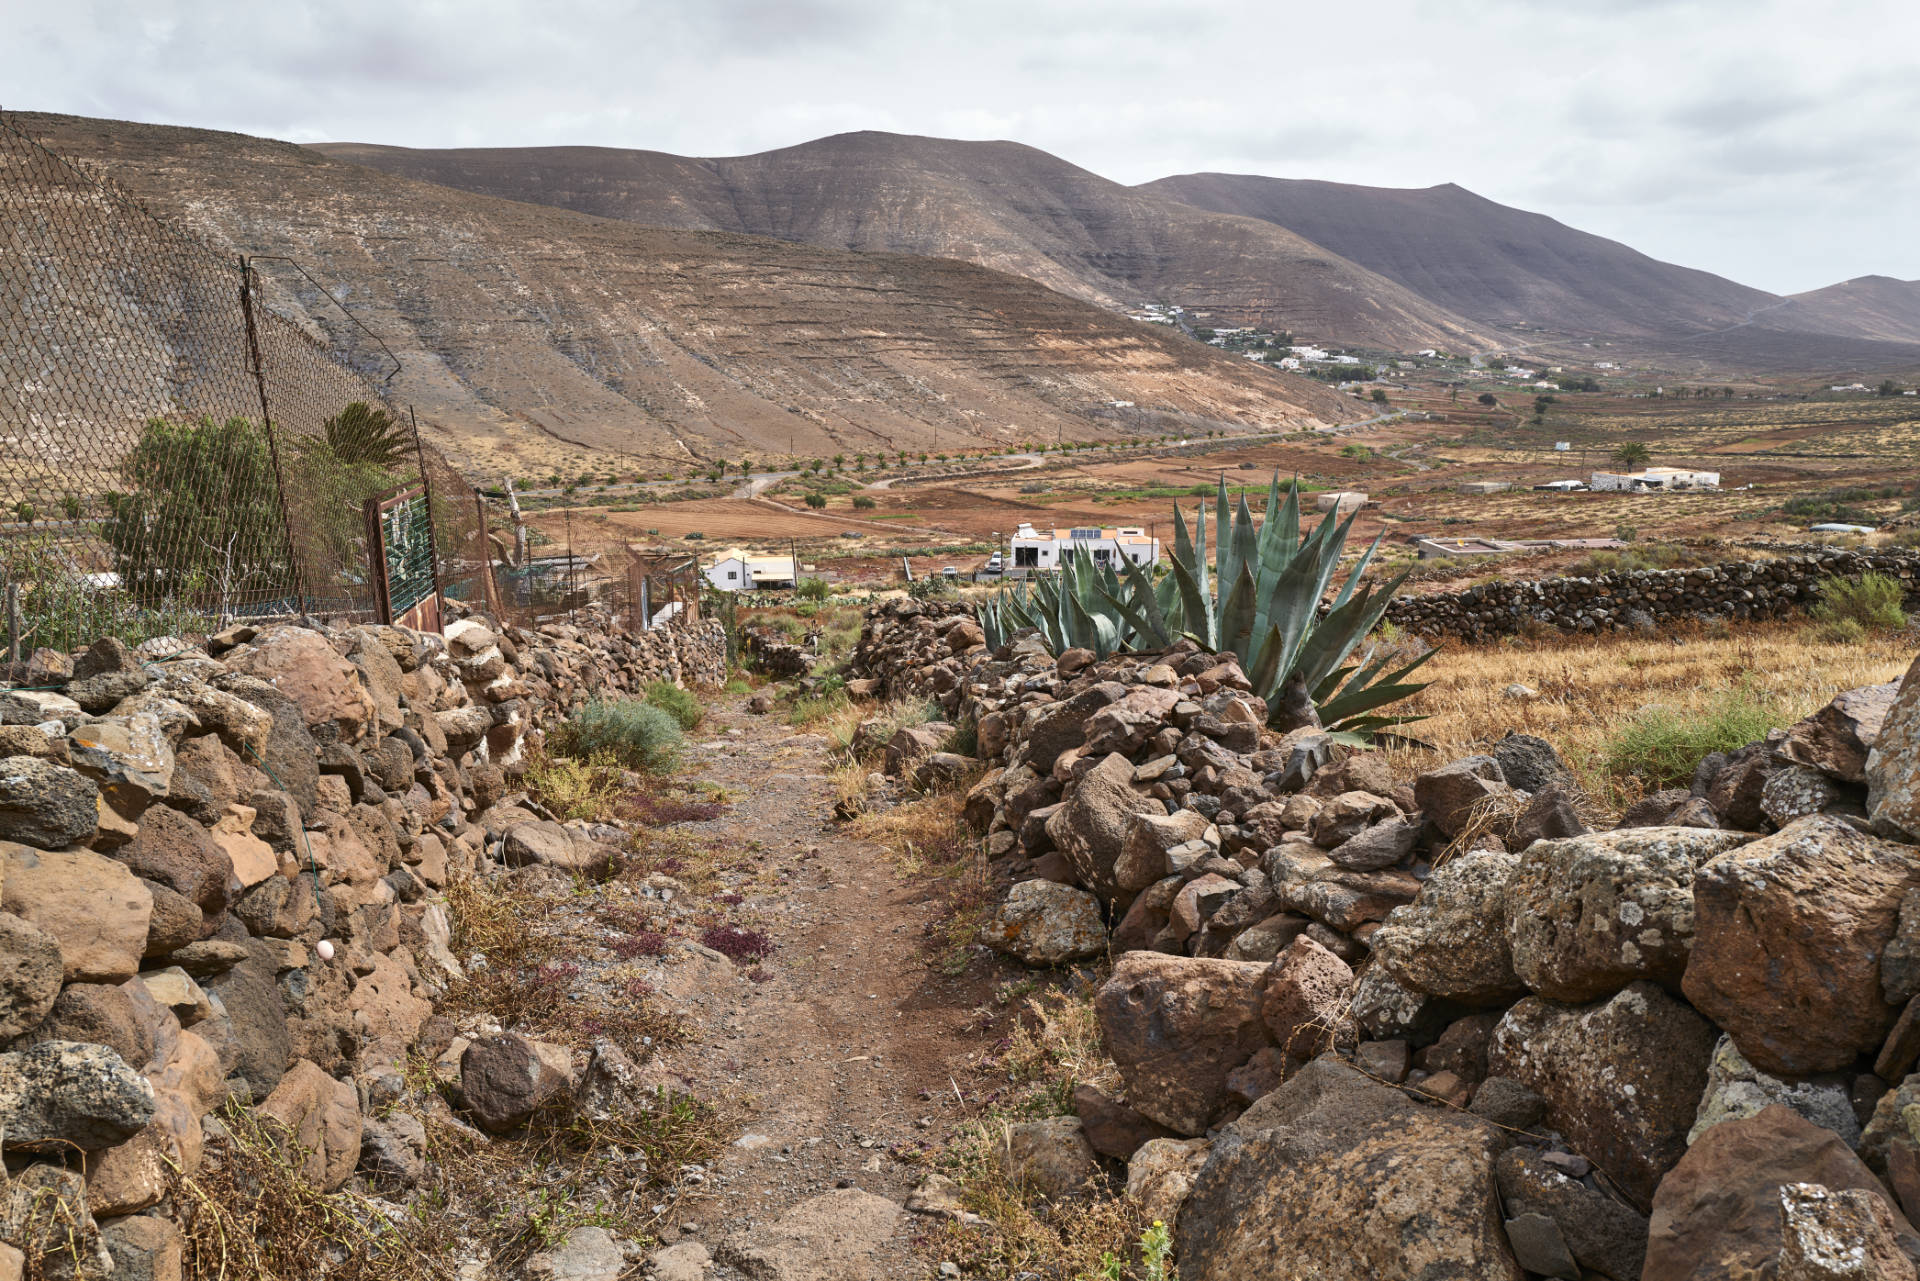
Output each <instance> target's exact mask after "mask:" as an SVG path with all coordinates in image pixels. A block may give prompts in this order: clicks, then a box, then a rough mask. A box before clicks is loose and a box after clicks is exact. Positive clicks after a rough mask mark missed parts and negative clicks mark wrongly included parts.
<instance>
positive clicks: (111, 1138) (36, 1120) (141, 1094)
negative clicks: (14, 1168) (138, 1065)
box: [0, 1041, 153, 1152]
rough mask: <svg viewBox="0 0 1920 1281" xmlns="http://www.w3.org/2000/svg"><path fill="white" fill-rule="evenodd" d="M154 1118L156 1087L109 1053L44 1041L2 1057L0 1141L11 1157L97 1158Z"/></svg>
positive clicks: (100, 1047)
mask: <svg viewBox="0 0 1920 1281" xmlns="http://www.w3.org/2000/svg"><path fill="white" fill-rule="evenodd" d="M152 1118H153V1086H152V1085H150V1084H148V1082H147V1080H146V1078H144V1077H142V1076H141V1075H140V1074H139V1073H138V1072H135V1071H134V1070H133V1069H132V1068H130V1067H128V1066H127V1064H126V1062H125V1061H124V1060H122V1059H121V1057H120V1056H119V1055H118V1054H116V1053H114V1051H112V1050H111V1049H108V1048H107V1047H106V1046H104V1045H85V1044H82V1043H80V1042H77V1041H43V1042H41V1043H40V1044H38V1045H33V1046H29V1047H28V1048H26V1049H24V1050H15V1051H12V1052H10V1053H7V1054H0V1140H3V1141H4V1142H5V1144H6V1148H7V1150H8V1151H10V1152H13V1151H25V1152H61V1151H70V1150H73V1149H79V1150H80V1151H83V1152H92V1151H95V1150H97V1149H99V1148H107V1147H112V1146H113V1145H114V1144H116V1143H124V1142H125V1141H126V1140H128V1139H129V1138H132V1137H133V1136H134V1135H135V1134H137V1133H139V1132H140V1130H142V1129H143V1128H145V1126H146V1124H147V1122H148V1121H150V1120H151V1119H152Z"/></svg>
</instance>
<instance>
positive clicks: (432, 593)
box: [366, 485, 440, 632]
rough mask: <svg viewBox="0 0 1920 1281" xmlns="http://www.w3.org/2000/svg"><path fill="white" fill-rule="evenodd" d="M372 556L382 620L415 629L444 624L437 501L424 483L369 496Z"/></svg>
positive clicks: (434, 629) (432, 629) (434, 628)
mask: <svg viewBox="0 0 1920 1281" xmlns="http://www.w3.org/2000/svg"><path fill="white" fill-rule="evenodd" d="M366 515H367V549H368V551H369V552H371V553H372V554H371V555H369V556H368V557H367V560H368V563H369V566H370V568H371V570H372V574H373V579H374V582H373V595H374V601H375V607H376V608H377V609H378V610H379V611H380V621H381V622H383V623H391V624H394V625H395V626H399V627H411V628H413V629H414V630H416V631H422V632H437V631H439V630H440V575H439V568H438V562H437V560H436V558H435V556H434V545H433V504H432V503H431V501H429V498H428V495H427V491H426V488H425V487H424V486H422V485H403V486H401V487H400V488H399V489H396V490H393V491H391V492H390V493H387V494H384V495H380V496H378V497H374V498H369V499H368V500H367V505H366Z"/></svg>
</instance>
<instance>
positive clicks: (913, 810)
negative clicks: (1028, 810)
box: [848, 792, 995, 975]
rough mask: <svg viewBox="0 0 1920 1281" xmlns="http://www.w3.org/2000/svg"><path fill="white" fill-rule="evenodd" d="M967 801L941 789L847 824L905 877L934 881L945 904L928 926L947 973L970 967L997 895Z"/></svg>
mask: <svg viewBox="0 0 1920 1281" xmlns="http://www.w3.org/2000/svg"><path fill="white" fill-rule="evenodd" d="M964 801H965V798H964V797H962V796H961V795H960V794H959V793H957V792H942V793H939V794H937V795H933V796H927V797H923V798H921V799H919V800H915V801H910V802H908V803H907V804H905V805H898V806H895V807H894V808H892V809H888V810H882V811H878V812H875V813H869V814H861V815H860V816H859V817H858V818H856V819H854V820H853V822H852V823H850V824H848V832H849V834H850V835H852V836H854V837H856V838H858V839H862V840H870V841H874V842H876V843H877V844H879V845H881V846H883V847H884V848H885V849H886V850H887V852H888V853H889V854H890V855H891V856H892V858H893V862H894V866H895V867H896V868H897V869H898V870H899V872H900V874H901V875H902V876H907V877H916V878H917V877H932V878H935V879H936V881H937V882H938V890H939V892H940V895H941V899H942V903H941V910H940V913H939V915H938V916H937V917H936V918H935V921H934V923H933V924H932V926H931V927H930V929H931V931H932V945H933V951H934V953H935V955H934V957H933V962H934V965H935V966H936V967H937V968H938V969H939V970H940V971H941V972H942V973H945V974H949V975H954V974H959V973H961V972H962V971H964V970H965V969H966V968H967V964H968V962H969V961H970V960H971V959H972V956H973V944H974V941H975V940H976V939H977V938H978V937H979V934H980V926H981V924H982V922H984V921H985V919H986V916H987V912H988V910H989V909H990V908H991V907H992V905H993V901H994V897H995V895H994V885H993V875H992V873H991V872H989V871H988V870H987V852H986V845H985V843H984V842H983V841H981V840H980V839H979V838H978V837H976V836H975V835H974V834H973V832H972V830H971V829H970V828H968V827H967V825H966V822H965V820H964V819H963V818H962V817H961V810H962V809H963V808H964Z"/></svg>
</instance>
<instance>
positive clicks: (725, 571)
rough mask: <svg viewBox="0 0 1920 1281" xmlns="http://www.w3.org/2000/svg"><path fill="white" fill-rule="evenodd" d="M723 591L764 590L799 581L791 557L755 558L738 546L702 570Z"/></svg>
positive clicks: (787, 585)
mask: <svg viewBox="0 0 1920 1281" xmlns="http://www.w3.org/2000/svg"><path fill="white" fill-rule="evenodd" d="M701 572H702V573H704V574H705V575H706V576H707V581H708V582H709V583H712V584H713V585H714V586H715V587H716V588H718V589H719V590H721V591H723V592H740V591H751V590H754V589H756V588H764V587H792V586H793V585H794V584H795V583H796V582H798V581H799V575H798V574H797V573H796V566H795V565H794V563H793V557H791V556H755V555H753V554H751V553H749V552H746V551H743V550H741V549H740V548H738V547H730V548H728V549H727V550H726V551H724V552H721V553H720V554H719V555H718V556H717V557H715V558H714V561H713V563H712V564H711V565H708V566H707V567H706V568H705V569H704V570H702V571H701Z"/></svg>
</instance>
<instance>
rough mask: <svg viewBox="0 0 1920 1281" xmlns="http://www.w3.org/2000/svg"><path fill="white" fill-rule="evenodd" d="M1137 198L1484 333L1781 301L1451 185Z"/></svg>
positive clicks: (1705, 318) (1677, 322) (1740, 312)
mask: <svg viewBox="0 0 1920 1281" xmlns="http://www.w3.org/2000/svg"><path fill="white" fill-rule="evenodd" d="M1143 190H1146V191H1153V192H1158V193H1159V194H1161V195H1164V196H1167V197H1169V198H1171V199H1174V200H1180V201H1184V202H1186V203H1187V204H1190V205H1193V206H1196V207H1198V208H1202V209H1212V210H1215V211H1218V212H1221V213H1233V214H1241V215H1244V216H1246V217H1250V218H1261V219H1264V220H1266V221H1267V222H1271V223H1273V224H1274V225H1276V226H1280V227H1286V228H1287V229H1289V230H1291V231H1295V232H1298V233H1299V234H1300V235H1302V236H1305V237H1306V238H1307V239H1308V240H1311V241H1313V242H1314V243H1315V244H1319V245H1324V246H1325V247H1326V248H1328V249H1331V250H1332V251H1333V252H1334V253H1337V254H1340V255H1342V256H1343V257H1346V258H1351V259H1352V260H1353V261H1355V262H1357V263H1359V264H1360V265H1361V266H1363V267H1367V268H1370V269H1372V270H1374V271H1377V272H1379V273H1380V274H1381V275H1383V276H1386V277H1388V278H1389V279H1392V280H1395V281H1398V282H1399V283H1400V284H1403V285H1405V286H1406V287H1407V288H1409V289H1411V290H1413V291H1414V292H1415V293H1417V294H1419V295H1420V296H1421V297H1423V298H1427V299H1430V300H1432V301H1433V302H1436V303H1438V304H1440V305H1441V306H1443V307H1446V308H1449V309H1450V310H1452V311H1455V312H1458V313H1459V314H1460V315H1462V316H1467V317H1470V318H1471V319H1473V320H1475V321H1478V322H1480V323H1481V324H1486V325H1499V326H1502V327H1509V326H1526V327H1528V328H1533V329H1544V330H1548V331H1551V332H1555V333H1561V334H1578V335H1590V334H1606V335H1617V336H1623V337H1643V338H1650V337H1668V336H1673V335H1684V334H1692V333H1697V332H1700V331H1702V330H1708V329H1717V328H1720V327H1722V326H1726V325H1733V324H1738V323H1739V322H1741V321H1743V320H1745V319H1747V317H1748V316H1749V315H1750V314H1751V313H1752V312H1753V311H1755V310H1756V309H1758V308H1761V307H1765V306H1767V305H1768V304H1770V303H1773V302H1776V301H1777V299H1776V298H1775V296H1774V295H1772V294H1769V293H1766V292H1764V291H1762V290H1759V289H1749V288H1747V287H1746V286H1745V285H1739V284H1735V283H1734V282H1733V281H1731V280H1725V279H1723V278H1721V277H1719V276H1715V275H1713V274H1712V273H1710V272H1705V271H1695V270H1693V269H1691V268H1688V267H1676V266H1674V265H1673V264H1672V263H1665V262H1660V261H1658V260H1657V259H1653V258H1649V257H1648V256H1647V255H1645V254H1643V253H1639V252H1637V251H1636V250H1633V249H1629V248H1628V247H1627V246H1625V245H1623V244H1620V243H1618V242H1616V241H1612V240H1608V239H1606V238H1604V237H1602V236H1595V235H1591V234H1589V233H1587V232H1584V231H1576V230H1575V229H1574V228H1572V227H1569V226H1567V225H1566V224H1564V223H1561V222H1556V221H1555V220H1554V219H1552V218H1548V217H1546V216H1545V215H1543V214H1536V213H1528V212H1526V211H1525V210H1522V209H1514V208H1511V207H1509V206H1507V205H1502V204H1497V203H1495V202H1494V201H1491V200H1488V199H1486V198H1485V197H1483V196H1477V195H1475V194H1474V193H1473V192H1471V191H1468V190H1467V189H1466V188H1464V187H1459V186H1455V185H1454V184H1452V183H1447V184H1445V185H1444V186H1439V187H1427V188H1425V189H1420V190H1415V189H1406V190H1398V189H1393V188H1387V187H1356V186H1349V185H1346V184H1344V183H1337V182H1314V181H1307V180H1303V179H1286V178H1262V177H1255V176H1252V175H1243V174H1221V173H1198V174H1183V175H1181V176H1179V177H1175V178H1162V179H1160V180H1159V181H1157V182H1150V183H1147V184H1146V185H1145V187H1144V188H1143Z"/></svg>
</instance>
